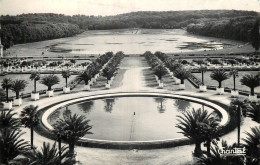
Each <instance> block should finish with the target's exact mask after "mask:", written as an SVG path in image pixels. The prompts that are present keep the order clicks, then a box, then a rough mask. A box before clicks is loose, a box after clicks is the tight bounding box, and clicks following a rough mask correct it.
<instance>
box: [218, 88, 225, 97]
mask: <svg viewBox="0 0 260 165" xmlns="http://www.w3.org/2000/svg"><path fill="white" fill-rule="evenodd" d="M216 91H217V94H219V95H223V94H224V88H216Z"/></svg>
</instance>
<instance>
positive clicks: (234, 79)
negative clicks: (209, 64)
mask: <svg viewBox="0 0 260 165" xmlns="http://www.w3.org/2000/svg"><path fill="white" fill-rule="evenodd" d="M229 75H230V76H232V77H233V83H234V88H233V90H234V91H235V90H236V78H237V77H238V71H237V70H235V69H232V70H231V71H230V72H229Z"/></svg>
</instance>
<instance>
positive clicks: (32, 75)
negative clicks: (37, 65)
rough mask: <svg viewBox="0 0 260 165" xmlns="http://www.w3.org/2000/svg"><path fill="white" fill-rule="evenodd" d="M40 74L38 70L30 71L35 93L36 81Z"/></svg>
mask: <svg viewBox="0 0 260 165" xmlns="http://www.w3.org/2000/svg"><path fill="white" fill-rule="evenodd" d="M40 78H41V76H40V73H39V72H32V73H31V75H30V80H33V81H34V93H36V81H38V80H40Z"/></svg>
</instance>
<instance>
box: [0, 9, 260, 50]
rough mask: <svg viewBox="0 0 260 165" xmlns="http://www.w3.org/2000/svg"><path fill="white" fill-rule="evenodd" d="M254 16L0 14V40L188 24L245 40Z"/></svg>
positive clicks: (209, 13)
mask: <svg viewBox="0 0 260 165" xmlns="http://www.w3.org/2000/svg"><path fill="white" fill-rule="evenodd" d="M257 17H258V13H257V12H254V11H238V10H200V11H199V10H198V11H167V12H153V11H141V12H131V13H125V14H119V15H115V16H105V17H102V16H93V15H90V16H86V15H73V16H67V15H64V14H53V13H42V14H41V13H39V14H38V13H37V14H36V13H30V14H21V15H16V16H10V15H5V16H3V15H2V16H0V22H1V24H2V30H1V38H2V44H3V45H4V48H5V49H6V48H9V47H10V46H12V45H14V44H18V43H25V42H35V41H42V40H48V39H55V38H61V37H68V36H73V35H75V34H78V33H80V32H82V31H84V30H108V29H124V28H148V29H178V28H186V27H187V30H188V31H189V32H191V33H195V34H200V35H208V36H214V37H224V38H230V39H236V40H243V41H244V40H247V37H246V33H244V32H245V31H247V30H248V29H249V28H251V27H252V23H251V22H252V21H251V20H252V19H255V18H257ZM231 30H233V31H232V33H230V31H231ZM25 32H26V33H25ZM25 38H26V39H25Z"/></svg>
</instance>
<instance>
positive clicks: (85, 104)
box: [77, 100, 94, 113]
mask: <svg viewBox="0 0 260 165" xmlns="http://www.w3.org/2000/svg"><path fill="white" fill-rule="evenodd" d="M93 104H94V102H93V101H92V100H90V101H85V102H83V103H80V104H77V105H78V107H79V109H80V110H81V111H83V112H84V113H89V112H90V111H91V110H92V107H93Z"/></svg>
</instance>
